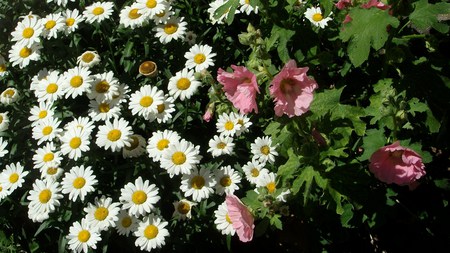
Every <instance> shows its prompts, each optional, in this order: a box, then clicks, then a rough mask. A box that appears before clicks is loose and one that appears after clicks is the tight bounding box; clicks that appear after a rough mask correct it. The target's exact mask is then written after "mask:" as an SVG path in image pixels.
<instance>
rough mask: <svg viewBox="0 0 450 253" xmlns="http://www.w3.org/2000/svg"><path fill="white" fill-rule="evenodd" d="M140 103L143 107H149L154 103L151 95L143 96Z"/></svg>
mask: <svg viewBox="0 0 450 253" xmlns="http://www.w3.org/2000/svg"><path fill="white" fill-rule="evenodd" d="M139 104H140V105H141V106H142V107H149V106H151V105H152V104H153V98H152V97H150V96H144V97H142V98H141V101H139Z"/></svg>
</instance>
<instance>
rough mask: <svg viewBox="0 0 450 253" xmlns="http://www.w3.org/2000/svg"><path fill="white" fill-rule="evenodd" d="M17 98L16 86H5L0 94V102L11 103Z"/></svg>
mask: <svg viewBox="0 0 450 253" xmlns="http://www.w3.org/2000/svg"><path fill="white" fill-rule="evenodd" d="M17 99H19V92H18V91H17V89H16V88H13V87H9V88H6V89H5V90H4V91H3V92H2V93H1V94H0V102H1V103H2V104H5V105H9V104H12V103H14V102H16V101H17Z"/></svg>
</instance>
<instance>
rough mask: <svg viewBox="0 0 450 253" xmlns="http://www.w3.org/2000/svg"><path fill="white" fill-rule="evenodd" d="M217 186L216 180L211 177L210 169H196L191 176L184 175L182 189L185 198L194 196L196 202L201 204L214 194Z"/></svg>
mask: <svg viewBox="0 0 450 253" xmlns="http://www.w3.org/2000/svg"><path fill="white" fill-rule="evenodd" d="M215 185H216V180H214V178H213V177H212V176H211V173H210V170H209V169H207V168H201V169H200V170H198V169H195V168H194V169H192V173H191V174H184V175H183V178H182V179H181V186H180V189H181V190H182V191H183V192H184V196H185V197H189V196H192V199H193V200H194V201H197V202H200V201H201V200H202V199H207V198H209V195H210V194H213V193H214V189H213V187H214V186H215Z"/></svg>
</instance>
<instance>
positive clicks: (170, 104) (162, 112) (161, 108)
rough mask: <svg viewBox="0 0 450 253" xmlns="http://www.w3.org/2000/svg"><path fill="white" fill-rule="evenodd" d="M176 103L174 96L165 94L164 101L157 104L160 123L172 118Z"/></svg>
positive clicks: (157, 117) (157, 115) (157, 116)
mask: <svg viewBox="0 0 450 253" xmlns="http://www.w3.org/2000/svg"><path fill="white" fill-rule="evenodd" d="M174 107H175V104H174V99H173V97H171V96H169V95H164V101H163V102H162V103H161V104H159V105H157V106H156V108H157V109H158V113H157V114H156V115H155V117H156V120H157V121H158V123H166V122H169V120H170V119H172V113H173V112H174V111H175V108H174Z"/></svg>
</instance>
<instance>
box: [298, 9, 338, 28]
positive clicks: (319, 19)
mask: <svg viewBox="0 0 450 253" xmlns="http://www.w3.org/2000/svg"><path fill="white" fill-rule="evenodd" d="M331 14H333V13H332V12H331V13H330V15H331ZM304 15H305V18H307V19H308V20H309V21H310V22H311V23H312V24H313V25H315V26H317V27H320V28H325V26H327V25H328V24H327V23H328V21H331V20H332V18H330V16H328V17H326V18H324V17H323V15H322V10H321V9H320V8H319V7H311V8H308V9H306V11H305V13H304Z"/></svg>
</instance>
